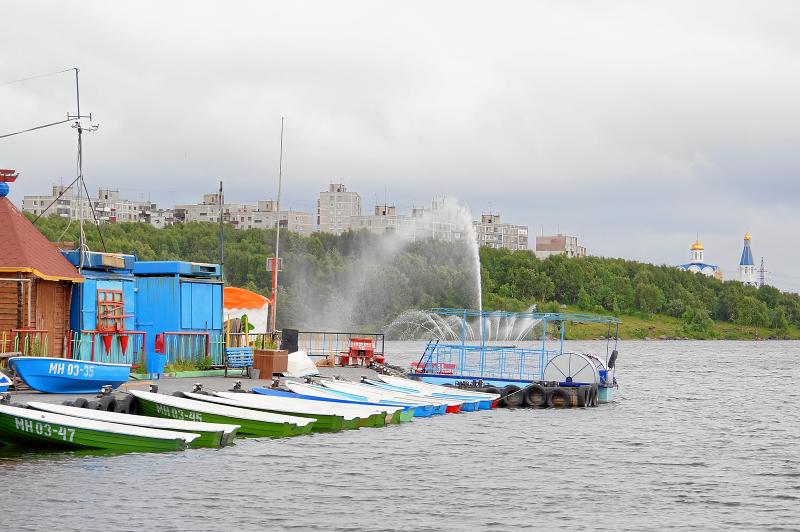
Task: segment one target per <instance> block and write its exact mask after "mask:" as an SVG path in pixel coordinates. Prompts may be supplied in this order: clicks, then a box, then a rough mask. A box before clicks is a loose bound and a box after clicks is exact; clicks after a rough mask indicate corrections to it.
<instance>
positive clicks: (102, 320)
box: [97, 290, 125, 332]
mask: <svg viewBox="0 0 800 532" xmlns="http://www.w3.org/2000/svg"><path fill="white" fill-rule="evenodd" d="M124 319H125V299H124V296H123V294H122V290H98V291H97V330H98V331H105V332H116V331H124V330H125V322H124Z"/></svg>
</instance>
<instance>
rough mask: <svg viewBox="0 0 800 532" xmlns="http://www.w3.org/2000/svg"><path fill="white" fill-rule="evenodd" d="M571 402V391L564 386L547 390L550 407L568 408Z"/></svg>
mask: <svg viewBox="0 0 800 532" xmlns="http://www.w3.org/2000/svg"><path fill="white" fill-rule="evenodd" d="M571 403H572V398H571V397H570V393H569V392H568V391H567V390H565V389H564V388H552V389H551V390H549V391H548V392H547V406H549V407H550V408H568V407H569V406H570V404H571Z"/></svg>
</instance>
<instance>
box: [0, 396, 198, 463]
mask: <svg viewBox="0 0 800 532" xmlns="http://www.w3.org/2000/svg"><path fill="white" fill-rule="evenodd" d="M199 437H200V435H199V434H194V433H189V432H176V431H170V430H161V429H152V428H145V427H137V426H133V425H122V424H120V423H109V422H107V421H97V420H94V419H85V418H79V417H73V416H65V415H62V414H54V413H50V412H43V411H39V410H32V409H29V408H20V407H16V406H8V405H0V441H2V442H4V443H7V444H11V445H15V444H23V445H33V446H44V447H65V448H71V449H106V450H111V451H125V452H127V451H139V452H142V451H179V450H182V449H185V448H186V447H187V446H188V445H189V444H191V443H192V442H193V441H194V440H196V439H197V438H199Z"/></svg>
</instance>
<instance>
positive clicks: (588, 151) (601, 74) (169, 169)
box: [0, 0, 800, 290]
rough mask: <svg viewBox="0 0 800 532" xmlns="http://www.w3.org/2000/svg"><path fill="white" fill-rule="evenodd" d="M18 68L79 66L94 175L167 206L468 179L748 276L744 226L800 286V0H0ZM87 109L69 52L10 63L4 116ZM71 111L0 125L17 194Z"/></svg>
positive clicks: (367, 197) (55, 161)
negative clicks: (280, 188)
mask: <svg viewBox="0 0 800 532" xmlns="http://www.w3.org/2000/svg"><path fill="white" fill-rule="evenodd" d="M0 20H3V21H4V22H5V23H4V24H3V31H2V32H0V50H3V53H2V54H0V82H3V81H10V80H15V79H18V78H24V77H28V76H33V75H37V74H42V73H48V72H54V71H58V70H62V69H65V68H69V67H73V66H78V67H80V69H81V105H82V109H81V110H82V111H83V112H86V113H88V112H91V113H92V114H93V116H94V118H95V121H96V122H99V123H100V125H101V127H100V130H99V131H98V132H96V133H93V134H92V135H90V137H89V138H88V139H87V141H86V144H85V174H86V179H87V184H88V186H89V187H90V190H91V191H92V192H93V193H94V191H95V190H96V189H97V188H98V187H101V186H103V187H106V186H107V187H110V188H118V189H120V191H121V193H122V194H123V195H124V196H127V197H130V198H132V199H137V198H141V197H148V196H149V197H150V198H151V199H152V200H154V201H156V202H158V203H159V204H163V205H165V206H171V205H172V204H174V203H181V202H193V201H195V200H199V199H200V197H201V195H202V194H203V193H204V192H211V191H213V190H215V189H216V188H217V186H218V181H219V179H224V181H225V188H226V192H227V194H226V196H227V199H228V200H230V201H255V200H256V199H258V198H269V197H274V195H275V190H276V188H277V184H276V181H277V180H276V177H277V168H278V142H279V131H280V117H281V116H285V117H286V136H285V151H284V176H285V182H284V204H285V205H287V206H290V207H292V208H294V209H296V210H307V211H313V210H314V208H315V200H316V197H317V193H318V192H319V191H321V190H323V189H325V188H326V186H327V183H329V182H332V181H336V182H338V181H342V182H344V183H345V184H346V185H347V186H348V187H349V188H350V189H352V190H355V191H358V192H359V193H360V194H361V196H362V199H363V203H364V206H365V208H366V209H369V210H371V208H372V206H373V205H374V203H375V200H376V198H377V199H378V201H380V202H383V199H384V195H386V197H387V199H388V201H389V203H390V204H395V205H397V207H398V209H400V210H404V209H407V208H410V207H411V206H412V205H422V204H426V203H429V202H430V199H431V197H432V196H434V195H435V194H453V195H455V196H457V197H458V198H460V199H461V200H462V201H463V202H464V203H466V204H467V205H469V207H470V209H471V210H472V212H473V213H474V214H475V215H478V214H480V213H481V212H485V211H488V210H489V209H490V208H491V210H492V211H495V212H499V213H500V214H501V215H502V218H503V220H505V221H510V222H514V223H522V224H528V225H529V226H530V227H531V232H532V233H535V234H538V233H539V232H540V231H541V228H542V226H544V231H545V233H553V232H555V231H556V230H558V229H560V230H561V231H562V232H566V233H569V234H575V235H577V236H578V237H579V238H580V240H581V241H582V242H583V243H584V244H585V245H586V246H587V247H588V248H589V251H590V253H592V254H596V255H605V256H615V257H625V258H631V259H639V260H644V261H648V262H654V263H658V264H661V263H666V264H679V263H682V262H686V261H687V260H688V257H689V249H688V248H689V245H690V244H691V243H692V241H693V240H694V238H695V234H696V233H699V234H700V239H701V241H702V242H703V244H705V247H706V260H707V261H708V262H712V263H716V264H719V265H720V266H721V267H722V268H723V271H724V273H725V275H726V277H727V278H735V277H736V276H737V264H738V260H739V255H740V253H741V248H742V236H743V234H744V232H745V231H747V230H749V231H750V232H751V233H752V236H753V241H752V246H753V252H754V255H755V257H756V261H758V260H759V259H760V257H761V256H762V255H763V256H764V257H765V260H766V265H767V269H768V270H769V271H770V272H771V273H770V274H769V275H768V278H769V279H770V280H771V281H772V282H773V283H774V284H776V285H777V286H779V287H781V288H784V289H792V290H800V271H798V267H797V264H798V263H800V245H798V244H800V242H798V236H797V235H798V230H800V208H798V207H800V205H799V204H800V180H798V174H800V149H798V141H800V32H798V31H797V21H798V20H800V3H798V2H794V1H787V2H780V1H771V2H769V4H768V9H767V8H766V6H765V4H764V3H762V2H756V1H753V2H737V1H732V0H725V1H719V2H697V1H690V2H675V1H673V2H660V3H658V4H656V3H655V2H640V1H631V2H614V1H603V2H588V1H587V2H573V1H569V0H557V1H552V2H546V1H530V0H529V1H523V2H480V3H471V2H464V1H458V2H456V1H452V2H430V1H425V2H408V1H404V2H377V1H365V2H343V1H336V2H296V1H292V2H289V1H287V2H280V3H276V2H221V1H220V2H216V3H207V2H197V1H192V2H185V3H180V2H143V1H137V2H126V3H123V2H89V1H81V2H63V1H62V2H35V1H34V2H23V1H18V2H14V1H4V2H2V3H0ZM67 111H71V112H74V111H75V104H74V80H73V77H71V75H70V74H60V75H55V76H51V77H45V78H40V79H36V80H31V81H27V82H24V83H15V84H11V85H0V134H3V133H7V132H11V131H16V130H19V129H24V128H27V127H31V126H34V125H39V124H42V123H48V122H53V121H57V120H59V119H62V118H63V117H64V116H65V114H66V112H67ZM74 144H75V135H74V132H73V130H71V129H70V128H69V127H68V125H63V126H57V127H53V128H49V129H46V130H42V131H38V132H36V133H30V134H26V135H19V136H16V137H13V138H9V139H2V140H0V168H2V167H6V168H16V169H19V170H20V171H21V172H22V177H21V178H20V182H19V183H18V184H16V185H15V186H14V187H13V192H12V195H11V198H12V199H13V200H14V201H15V202H17V203H19V202H20V201H21V199H22V196H23V195H24V194H37V193H45V192H47V191H49V188H50V186H51V184H53V183H58V182H59V181H60V179H62V178H63V180H64V181H65V182H69V181H71V180H72V179H73V178H74V175H75V146H74Z"/></svg>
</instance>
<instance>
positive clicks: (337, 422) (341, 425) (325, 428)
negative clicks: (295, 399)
mask: <svg viewBox="0 0 800 532" xmlns="http://www.w3.org/2000/svg"><path fill="white" fill-rule="evenodd" d="M189 395H190V396H191V398H192V399H198V400H201V401H208V402H211V403H219V404H225V405H227V406H234V407H235V408H245V409H249V410H255V411H258V412H270V413H273V414H282V415H287V416H296V417H304V418H310V419H315V420H316V421H315V422H314V429H313V430H314V431H315V432H338V431H340V430H354V429H358V428H360V427H365V426H376V425H375V424H376V423H380V421H379V420H376V419H374V416H370V417H369V418H366V417H355V418H352V419H347V418H345V417H343V416H337V415H333V414H317V413H314V414H312V413H309V412H303V411H301V410H300V409H277V408H270V407H269V406H267V405H263V406H262V405H253V404H250V403H244V402H243V403H235V401H232V400H230V399H226V398H222V397H214V396H210V395H206V396H203V395H195V394H189ZM380 417H381V418H383V416H380Z"/></svg>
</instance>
